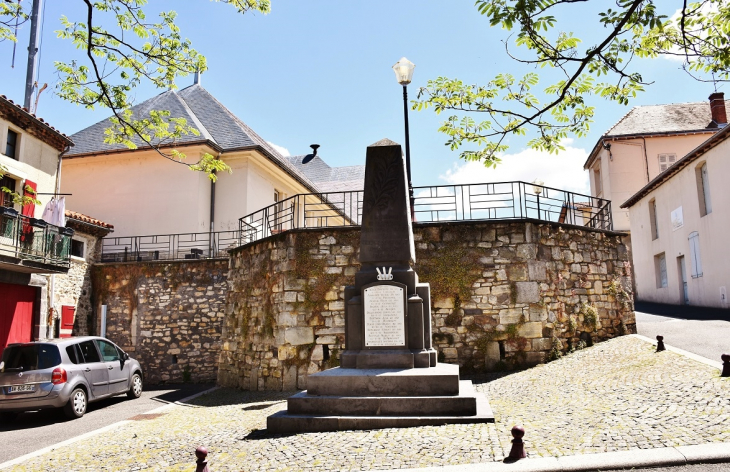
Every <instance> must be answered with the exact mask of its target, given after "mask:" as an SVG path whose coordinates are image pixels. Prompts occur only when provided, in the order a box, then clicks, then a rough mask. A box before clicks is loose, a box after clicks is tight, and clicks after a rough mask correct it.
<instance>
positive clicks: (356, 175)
mask: <svg viewBox="0 0 730 472" xmlns="http://www.w3.org/2000/svg"><path fill="white" fill-rule="evenodd" d="M287 159H288V160H289V162H290V163H291V164H292V165H294V166H295V167H296V168H297V169H298V170H299V171H301V172H302V173H303V174H304V175H306V176H307V177H308V178H309V179H310V180H311V181H312V182H314V183H315V184H316V185H317V187H319V188H320V190H321V191H322V192H349V191H359V190H362V189H363V188H364V186H365V166H345V167H330V166H329V165H327V163H326V162H324V161H323V160H322V159H321V158H320V157H319V156H317V157H315V158H314V159H312V160H311V161H310V162H308V163H306V164H302V159H304V156H290V157H288V158H287Z"/></svg>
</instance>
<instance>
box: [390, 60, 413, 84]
mask: <svg viewBox="0 0 730 472" xmlns="http://www.w3.org/2000/svg"><path fill="white" fill-rule="evenodd" d="M415 68H416V65H415V64H414V63H412V62H411V61H409V60H408V59H406V58H405V57H401V58H400V61H398V62H396V63H395V65H394V66H393V70H394V71H395V80H397V81H398V83H399V84H401V85H408V84H410V83H411V79H412V78H413V69H415Z"/></svg>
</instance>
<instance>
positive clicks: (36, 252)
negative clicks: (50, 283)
mask: <svg viewBox="0 0 730 472" xmlns="http://www.w3.org/2000/svg"><path fill="white" fill-rule="evenodd" d="M73 234H74V231H73V230H72V229H71V228H59V227H58V226H54V225H51V224H48V223H46V222H45V221H43V220H40V219H36V218H31V217H28V216H23V215H19V214H18V213H17V212H16V211H15V210H12V209H9V208H2V207H0V255H2V256H6V257H11V258H13V259H17V260H18V263H20V264H22V265H27V266H31V267H32V266H35V267H36V268H39V269H43V268H44V267H46V268H48V269H49V270H51V271H53V270H54V269H66V270H68V268H69V266H70V249H71V236H73ZM49 266H53V267H49Z"/></svg>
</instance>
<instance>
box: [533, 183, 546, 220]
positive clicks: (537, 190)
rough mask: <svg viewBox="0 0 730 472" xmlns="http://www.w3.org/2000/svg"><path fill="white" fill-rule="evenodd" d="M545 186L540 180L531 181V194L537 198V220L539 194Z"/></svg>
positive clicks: (538, 217) (538, 214)
mask: <svg viewBox="0 0 730 472" xmlns="http://www.w3.org/2000/svg"><path fill="white" fill-rule="evenodd" d="M543 185H545V182H543V181H542V180H540V179H535V180H533V181H532V192H533V193H534V194H535V196H536V197H537V219H538V220H539V219H540V194H541V193H542V186H543Z"/></svg>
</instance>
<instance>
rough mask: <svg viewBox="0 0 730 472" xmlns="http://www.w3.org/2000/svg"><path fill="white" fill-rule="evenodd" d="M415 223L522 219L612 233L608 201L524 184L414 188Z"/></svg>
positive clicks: (507, 183)
mask: <svg viewBox="0 0 730 472" xmlns="http://www.w3.org/2000/svg"><path fill="white" fill-rule="evenodd" d="M413 192H414V197H415V198H414V205H413V207H414V212H415V215H416V221H418V222H434V221H476V220H494V219H525V218H532V219H536V220H543V221H552V222H555V223H564V224H571V225H577V226H587V227H589V228H596V229H604V230H612V229H613V223H612V221H611V202H610V201H608V200H604V199H602V198H598V197H591V196H589V195H583V194H579V193H575V192H569V191H567V190H560V189H556V188H552V187H546V186H544V185H536V184H531V183H527V182H492V183H486V184H466V185H440V186H435V187H414V189H413Z"/></svg>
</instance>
